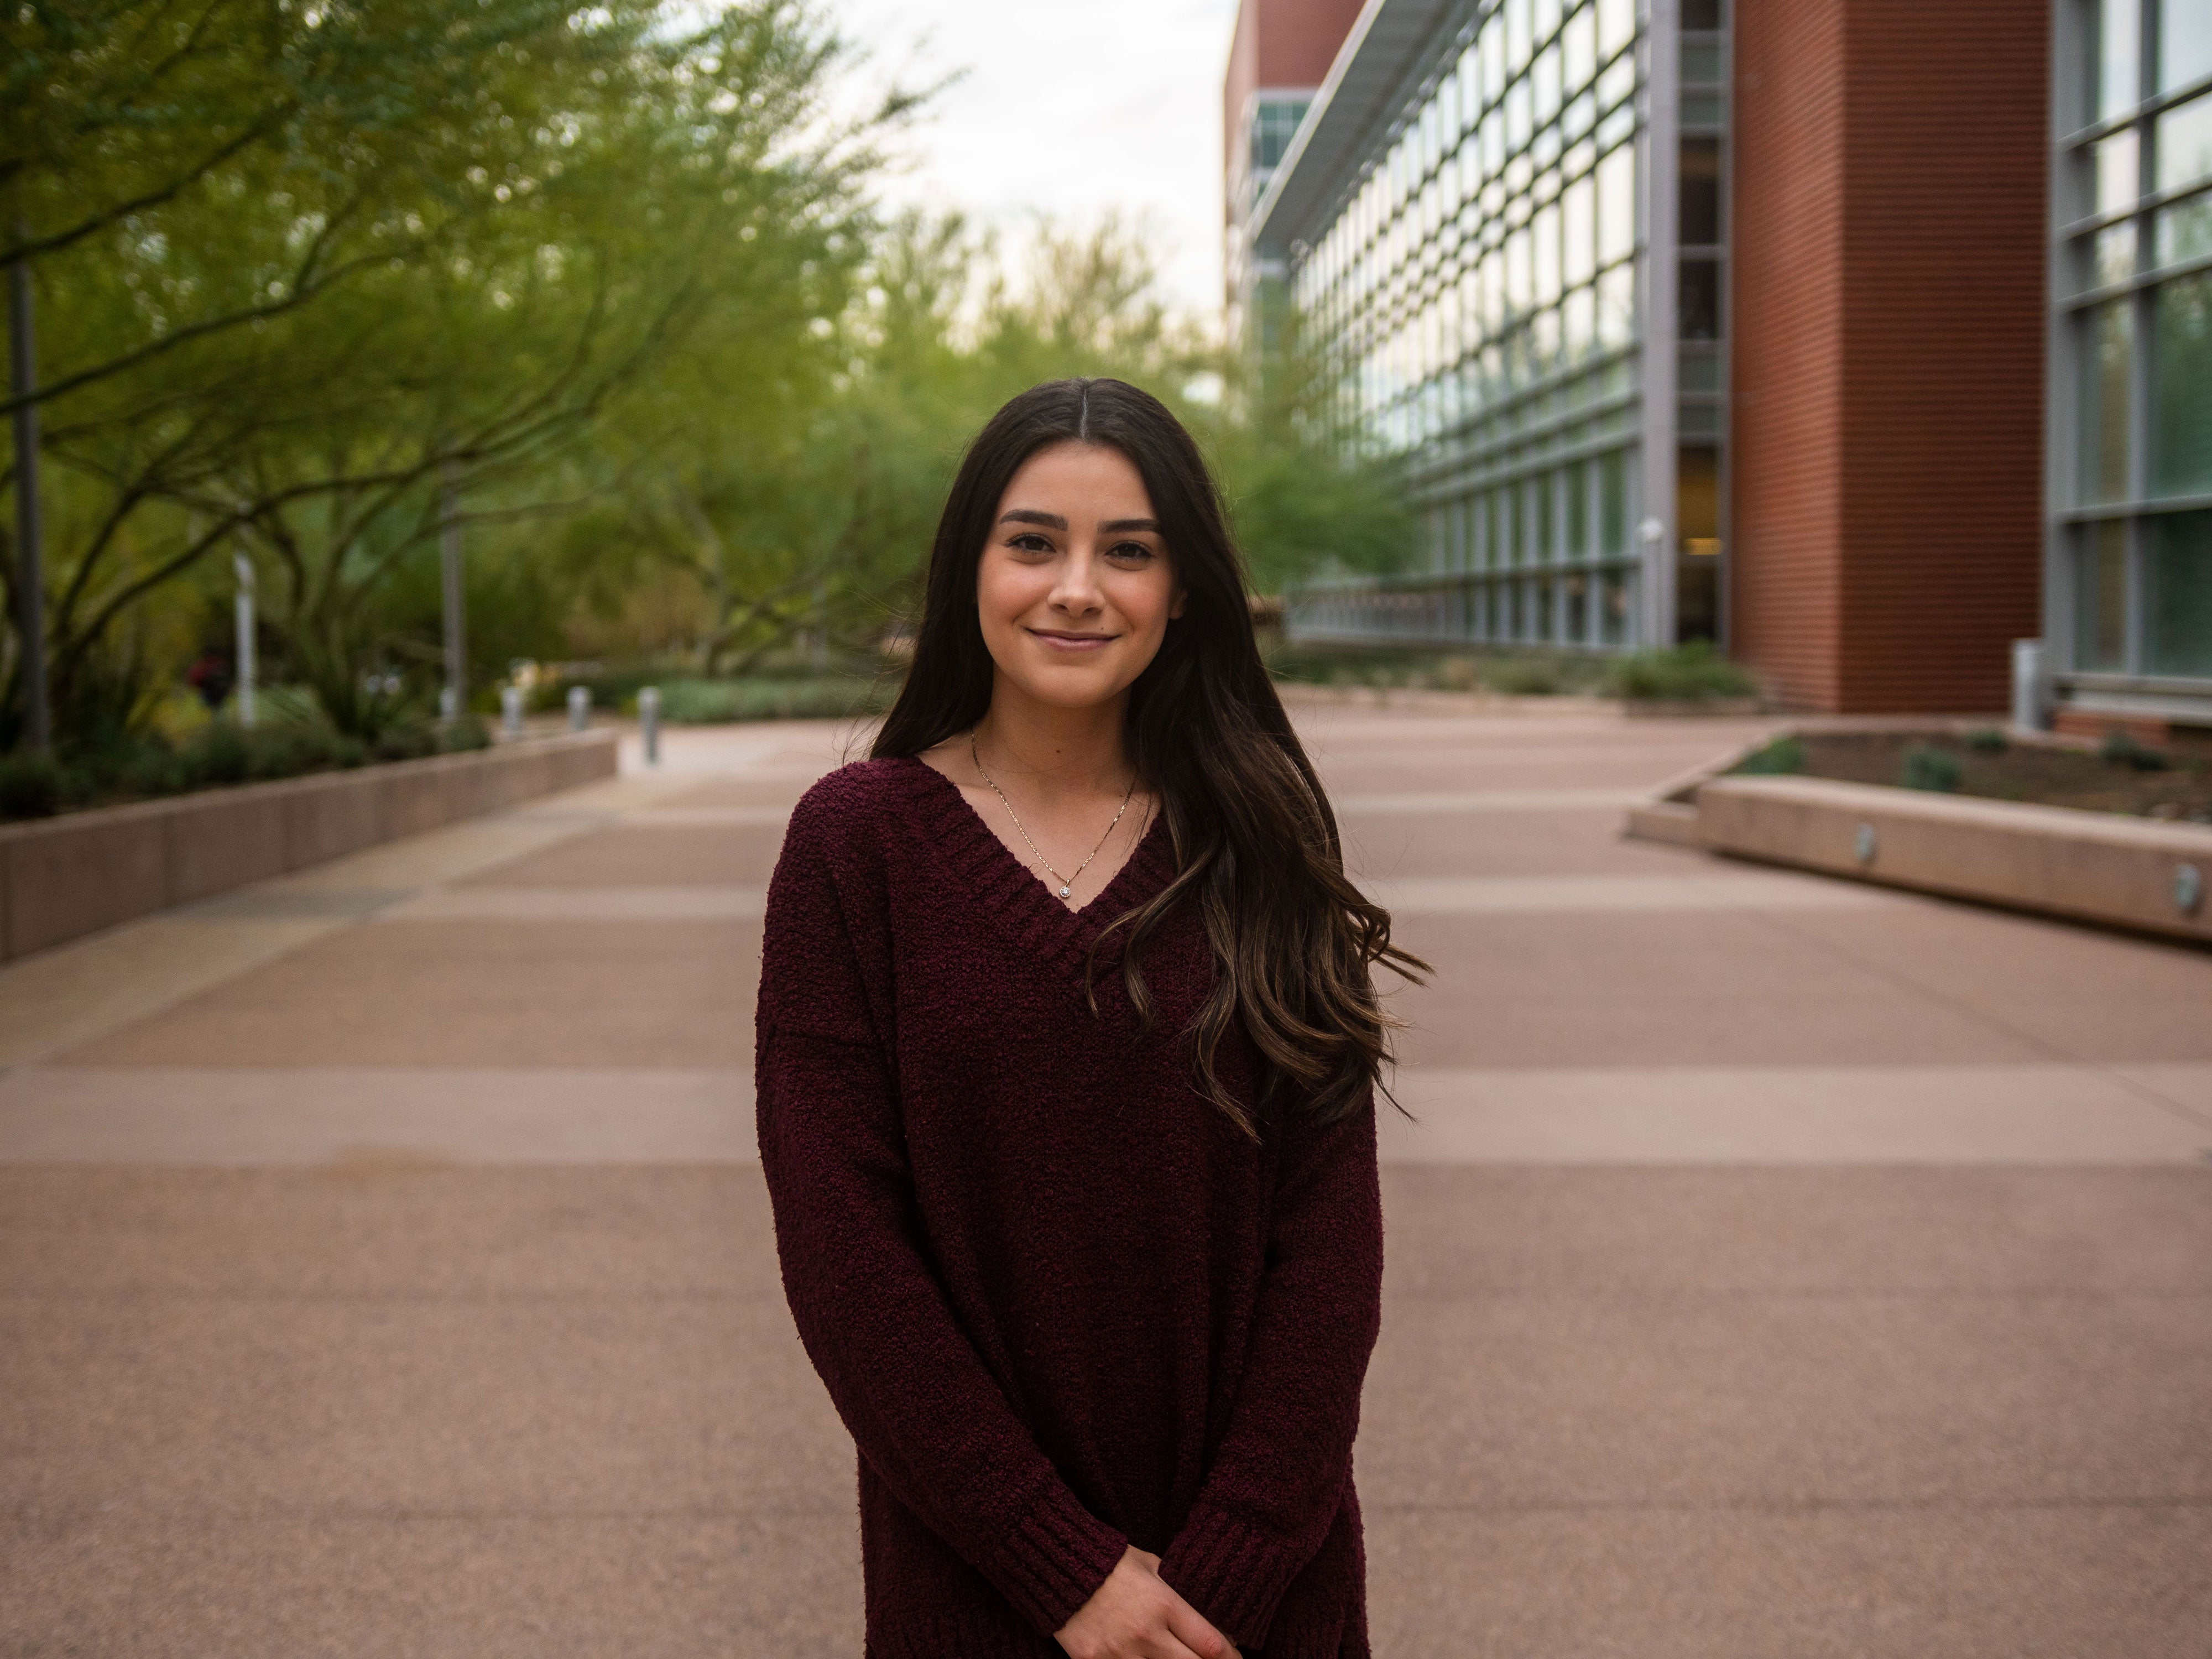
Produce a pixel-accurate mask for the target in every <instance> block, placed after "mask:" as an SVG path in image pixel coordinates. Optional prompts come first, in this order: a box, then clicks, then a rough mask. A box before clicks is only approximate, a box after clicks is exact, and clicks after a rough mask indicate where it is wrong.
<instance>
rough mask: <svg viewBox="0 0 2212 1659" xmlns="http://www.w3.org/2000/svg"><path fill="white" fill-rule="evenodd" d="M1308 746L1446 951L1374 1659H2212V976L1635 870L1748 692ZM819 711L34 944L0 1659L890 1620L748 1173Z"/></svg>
mask: <svg viewBox="0 0 2212 1659" xmlns="http://www.w3.org/2000/svg"><path fill="white" fill-rule="evenodd" d="M1300 722H1301V726H1302V727H1303V728H1304V730H1305V732H1307V733H1308V735H1309V738H1310V742H1311V743H1312V744H1313V745H1314V747H1315V749H1316V753H1317V754H1318V756H1319V757H1321V758H1322V762H1323V764H1324V768H1325V770H1326V772H1327V774H1328V778H1329V781H1330V784H1331V787H1332V789H1333V791H1334V792H1335V794H1336V797H1337V800H1338V805H1339V806H1340V811H1341V814H1342V817H1343V818H1344V821H1345V824H1346V830H1347V833H1348V835H1349V836H1350V837H1351V840H1352V844H1353V847H1354V851H1355V854H1356V862H1357V866H1358V871H1359V872H1360V873H1361V875H1362V877H1363V879H1364V880H1366V881H1367V882H1368V883H1369V884H1370V885H1371V886H1372V888H1373V889H1374V890H1376V892H1377V894H1378V895H1379V896H1382V897H1383V899H1384V901H1385V902H1389V903H1390V904H1392V905H1394V906H1395V907H1396V908H1397V909H1398V912H1399V915H1400V919H1401V921H1400V933H1401V938H1402V939H1404V940H1405V941H1406V942H1407V944H1408V945H1411V946H1412V947H1413V949H1415V950H1417V951H1420V952H1421V953H1423V954H1424V955H1425V956H1427V957H1430V959H1431V961H1433V962H1434V963H1436V964H1437V968H1438V969H1439V970H1440V972H1439V977H1438V980H1437V983H1436V984H1435V985H1433V986H1431V987H1427V988H1422V989H1407V990H1405V991H1401V992H1400V993H1397V994H1395V1006H1397V1007H1398V1008H1399V1010H1400V1011H1401V1012H1402V1013H1403V1014H1405V1015H1406V1016H1407V1018H1409V1019H1411V1020H1413V1022H1414V1030H1413V1031H1412V1032H1411V1033H1410V1034H1409V1035H1408V1036H1407V1039H1406V1041H1405V1042H1404V1044H1403V1060H1404V1062H1405V1063H1404V1067H1403V1069H1402V1071H1401V1074H1400V1088H1399V1093H1400V1096H1401V1098H1402V1099H1403V1101H1404V1102H1405V1103H1406V1105H1407V1107H1408V1108H1409V1109H1412V1110H1413V1113H1414V1114H1415V1115H1416V1116H1417V1117H1418V1119H1419V1122H1418V1124H1411V1123H1407V1122H1404V1121H1392V1122H1391V1123H1390V1125H1389V1128H1388V1131H1387V1141H1386V1156H1387V1157H1388V1158H1389V1168H1388V1169H1387V1170H1386V1171H1385V1192H1386V1199H1387V1202H1388V1206H1389V1307H1388V1310H1387V1314H1386V1318H1385V1326H1384V1335H1383V1344H1382V1346H1381V1349H1380V1351H1379V1352H1378V1354H1377V1357H1376V1364H1375V1368H1374V1370H1373V1373H1372V1379H1371V1382H1370V1388H1369V1394H1368V1406H1367V1413H1366V1419H1365V1428H1364V1433H1363V1437H1362V1440H1361V1443H1360V1449H1359V1467H1360V1478H1361V1488H1362V1492H1363V1494H1364V1500H1365V1504H1366V1507H1367V1510H1368V1515H1369V1551H1370V1574H1371V1583H1372V1599H1373V1618H1374V1626H1375V1638H1376V1651H1377V1653H1378V1654H1381V1655H1383V1656H1386V1659H1414V1656H1420V1659H1429V1656H1434V1659H1486V1656H1524V1655H1525V1656H1557V1659H1588V1656H1600V1655H1620V1656H1634V1659H1678V1656H1679V1659H1733V1656H1753V1655H1756V1656H1773V1659H1814V1656H1837V1659H1843V1656H1852V1659H1861V1656H1942V1659H1966V1656H1981V1655H1987V1656H1991V1659H1996V1656H2003V1659H2023V1656H2051V1659H2057V1656H2068V1659H2081V1656H2113V1659H2160V1656H2169V1655H2171V1656H2177V1659H2179V1656H2188V1659H2202V1656H2203V1655H2204V1654H2205V1653H2207V1652H2208V1651H2212V1567H2208V1563H2212V956H2208V955H2206V954H2204V953H2203V952H2199V951H2192V950H2190V949H2187V948H2185V947H2180V946H2171V945H2159V944H2153V943H2145V942H2142V941H2138V940H2134V939H2121V938H2116V937H2112V936H2107V935H2102V934H2099V933H2093V932H2088V931H2086V930H2081V929H2075V928H2072V927H2065V926H2063V925H2059V924H2055V923H2047V922H2043V921H2030V920H2026V919H2022V918H2019V917H2014V916H2008V915H1999V914H1995V913H1991V912H1986V911H1978V910H1975V909H1972V908H1966V907H1962V906H1956V905H1951V904H1947V903H1942V902H1934V901H1925V900H1921V899H1917V898H1912V897H1907V896H1898V895H1893V894H1887V893H1881V892H1877V891H1875V890H1869V889H1863V888H1860V887H1857V886H1853V885H1850V884H1841V883H1834V882H1829V881H1825V880H1821V879H1819V878H1810V877H1800V876H1796V875H1792V874H1788V873H1784V872H1774V871H1768V870H1758V869H1752V868H1749V867H1746V866H1729V865H1726V864H1723V863H1721V862H1719V861H1717V860H1711V859H1707V858H1705V857H1704V856H1702V855H1699V854H1694V853H1690V852H1686V851H1683V850H1680V849H1676V848H1662V847H1655V846H1648V845H1640V844H1637V843H1632V842H1622V841H1621V840H1620V839H1619V837H1618V836H1617V833H1616V831H1617V827H1618V824H1619V823H1620V809H1621V806H1622V805H1623V804H1624V803H1625V802H1626V801H1627V800H1628V799H1631V798H1632V796H1633V795H1635V794H1636V793H1638V792H1639V791H1641V790H1643V789H1644V788H1647V787H1650V785H1651V784H1653V783H1655V782H1656V781H1659V780H1661V779H1662V778H1665V777H1668V776H1669V775H1673V774H1674V773H1676V772H1678V771H1680V770H1681V769H1684V768H1685V767H1687V766H1689V765H1692V764H1694V763H1698V762H1699V761H1701V760H1703V759H1705V758H1706V757H1709V756H1710V755H1711V754H1713V753H1715V752H1717V751H1719V750H1723V749H1725V748H1728V747H1729V746H1731V745H1733V744H1735V743H1737V742H1739V741H1741V740H1742V739H1743V738H1746V737H1747V736H1748V735H1751V734H1752V732H1753V731H1754V730H1755V727H1754V726H1751V725H1748V724H1745V723H1740V722H1739V723H1721V722H1695V721H1684V722H1676V723H1669V722H1655V721H1641V720H1638V721H1624V720H1616V719H1612V718H1609V717H1606V716H1602V715H1595V714H1566V715H1557V714H1555V715H1534V714H1532V715H1528V716H1522V717H1512V716H1488V717H1481V718H1474V717H1467V716H1460V715H1454V714H1443V713H1427V712H1424V713H1417V714H1400V713H1383V712H1378V711H1372V710H1356V709H1345V708H1340V709H1310V710H1307V711H1304V712H1303V713H1302V714H1301V715H1300ZM852 735H853V734H852V733H850V732H846V731H842V730H841V729H839V728H836V727H833V726H828V725H818V724H817V725H807V724H790V725H782V726H748V727H737V728H730V729H728V730H726V731H718V732H696V733H695V732H684V733H678V734H677V735H676V736H675V738H673V740H672V741H671V744H670V745H669V750H668V755H667V760H666V763H665V765H664V766H663V767H661V768H660V769H658V770H657V771H654V772H652V773H650V774H647V773H646V772H644V771H643V770H642V769H638V768H636V767H635V765H633V766H632V768H631V769H629V771H628V772H627V773H626V774H625V775H624V776H623V777H622V778H621V779H619V780H617V781H613V782H611V783H608V784H605V785H601V786H596V787H592V788H590V789H586V790H580V791H577V792H575V793H572V794H569V795H567V796H563V797H560V798H556V799H553V800H550V801H547V802H544V803H541V804H538V805H534V806H532V807H530V808H527V809H526V810H522V811H514V812H512V813H508V814H506V815H504V816H502V817H498V818H495V819H490V820H485V821H482V822H479V823H474V824H471V825H467V826H464V827H461V828H459V829H451V830H447V831H443V832H441V833H439V834H436V835H434V836H425V837H422V838H420V839H418V840H416V841H414V842H404V843H397V844H394V845H392V846H388V847H385V848H378V849H375V850H374V851H372V852H369V853H367V854H362V855H360V856H357V857H355V858H352V859H349V860H344V861H343V862H341V863H338V864H334V865H331V866H326V867H325V868H323V869H320V870H318V871H316V872H312V873H311V874H309V875H307V876H304V877H300V878H292V879H288V880H285V881H283V882H276V883H270V884H265V885H264V886H261V887H258V888H254V889H251V890H245V891H242V892H240V893H237V894H234V895H232V896H228V897H226V898H224V899H222V900H220V901H217V902H211V903H209V904H206V905H204V906H201V907H198V908H196V909H194V910H191V911H189V912H178V913H172V914H171V915H166V916H161V917H157V918H153V919H149V920H148V921H143V922H140V923H137V924H133V925H131V926H129V927H124V928H120V929H118V930H115V931H113V932H112V933H106V934H104V935H100V936H98V937H95V938H93V939H87V940H84V941H82V942H80V943H79V944H77V945H73V946H69V947H65V948H64V949H62V950H59V951H52V952H50V953H48V954H46V955H45V956H42V957H33V958H31V959H29V960H27V961H25V962H22V963H16V964H14V965H11V966H9V967H7V968H4V969H0V1066H4V1067H5V1069H4V1070H0V1483H3V1484H0V1492H4V1495H5V1503H4V1505H0V1654H5V1655H18V1654H21V1655H26V1656H27V1655H47V1654H54V1655H60V1654H88V1655H89V1654H98V1655H101V1656H138V1655H155V1654H159V1655H210V1656H215V1655H220V1656H261V1655H266V1656H288V1659H289V1656H292V1655H297V1654H306V1653H315V1654H326V1655H338V1656H352V1655H361V1656H370V1655H375V1656H384V1655H392V1654H407V1655H423V1656H454V1659H464V1656H465V1659H481V1656H507V1655H513V1656H518V1659H520V1656H532V1659H535V1656H560V1655H617V1654H619V1655H622V1656H624V1659H657V1656H663V1655H666V1656H678V1655H683V1656H691V1655H707V1654H726V1655H748V1656H750V1655H756V1654H757V1655H763V1656H766V1655H774V1656H792V1659H811V1656H832V1655H836V1656H848V1659H849V1656H853V1655H855V1654H857V1653H858V1651H859V1648H860V1639H859V1636H860V1622H859V1572H858V1563H857V1559H856V1545H855V1541H854V1528H853V1519H852V1498H851V1492H852V1464H851V1458H852V1453H851V1448H850V1445H849V1443H848V1442H847V1441H846V1440H845V1438H844V1437H843V1434H842V1431H841V1430H840V1428H839V1426H838V1424H837V1422H836V1417H835V1416H834V1414H833V1413H831V1412H830V1410H829V1406H828V1403H827V1401H826V1399H825V1398H824V1396H823V1393H822V1390H821V1389H820V1387H819V1385H818V1384H817V1383H816V1382H815V1380H814V1377H813V1376H812V1373H811V1370H809V1369H808V1367H807V1365H806V1363H805V1357H804V1355H803V1354H802V1353H801V1352H799V1347H798V1345H797V1342H796V1340H795V1338H794V1337H793V1334H792V1332H791V1328H790V1326H789V1323H788V1320H787V1316H786V1314H785V1312H784V1310H783V1306H782V1299H781V1288H780V1285H779V1284H778V1281H777V1277H776V1271H775V1258H774V1253H773V1248H772V1244H771V1243H770V1239H769V1226H768V1216H767V1206H766V1203H765V1199H764V1196H763V1192H762V1188H761V1185H760V1181H759V1176H758V1173H757V1170H756V1169H755V1168H754V1167H752V1165H751V1164H750V1162H749V1160H750V1155H751V1146H750V1097H749V1082H750V1026H751V1018H752V1008H753V995H754V987H755V975H756V973H757V948H758V917H759V914H760V902H761V890H762V887H763V884H764V882H765V880H766V878H767V876H768V874H769V870H770V869H771V868H772V866H773V864H774V860H775V850H776V845H777V842H778V838H779V836H780V834H781V818H782V814H783V812H784V811H785V809H786V808H787V806H788V805H789V804H790V802H791V801H792V800H793V799H794V798H795V797H796V795H797V794H798V793H799V791H800V790H801V789H803V788H804V787H805V785H806V783H807V782H808V781H810V780H811V779H812V778H813V777H815V776H817V775H819V774H820V772H822V771H823V769H826V768H827V767H828V766H829V765H831V764H834V763H835V762H836V745H837V744H839V743H840V742H841V741H843V740H845V739H847V738H850V737H852ZM856 752H857V750H856Z"/></svg>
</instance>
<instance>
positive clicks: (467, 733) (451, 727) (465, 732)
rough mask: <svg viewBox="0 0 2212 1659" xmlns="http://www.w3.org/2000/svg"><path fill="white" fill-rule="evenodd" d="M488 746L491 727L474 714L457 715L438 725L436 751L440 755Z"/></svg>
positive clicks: (465, 751) (455, 753)
mask: <svg viewBox="0 0 2212 1659" xmlns="http://www.w3.org/2000/svg"><path fill="white" fill-rule="evenodd" d="M490 747H491V727H489V726H486V725H485V724H484V723H483V721H482V720H478V719H477V717H476V716H475V715H474V714H460V715H457V716H455V717H454V718H453V719H452V720H446V721H442V722H441V724H440V725H439V726H438V752H439V753H440V754H441V755H459V754H465V753H467V752H468V751H469V750H472V749H489V748H490Z"/></svg>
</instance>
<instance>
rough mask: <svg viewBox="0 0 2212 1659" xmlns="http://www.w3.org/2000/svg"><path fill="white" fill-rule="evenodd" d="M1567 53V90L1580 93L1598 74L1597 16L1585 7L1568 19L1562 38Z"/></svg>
mask: <svg viewBox="0 0 2212 1659" xmlns="http://www.w3.org/2000/svg"><path fill="white" fill-rule="evenodd" d="M1562 45H1563V46H1564V49H1565V54H1566V57H1565V65H1566V77H1567V90H1568V92H1569V93H1577V92H1580V91H1581V90H1582V89H1583V88H1584V87H1586V86H1588V85H1589V78H1590V76H1593V75H1595V74H1596V73H1597V14H1596V13H1595V12H1594V11H1592V10H1591V9H1589V7H1587V6H1585V7H1583V9H1582V10H1580V11H1578V12H1577V13H1576V14H1575V15H1573V16H1572V17H1570V18H1569V19H1567V32H1566V33H1565V36H1564V37H1563V38H1562Z"/></svg>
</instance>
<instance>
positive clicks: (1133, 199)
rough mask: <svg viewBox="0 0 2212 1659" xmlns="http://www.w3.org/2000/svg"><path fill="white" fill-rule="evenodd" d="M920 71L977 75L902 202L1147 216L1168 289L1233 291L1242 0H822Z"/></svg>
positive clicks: (946, 108) (862, 36)
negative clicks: (1225, 143)
mask: <svg viewBox="0 0 2212 1659" xmlns="http://www.w3.org/2000/svg"><path fill="white" fill-rule="evenodd" d="M826 3H827V6H828V9H829V11H830V13H831V15H834V16H836V17H837V18H839V19H840V20H841V21H842V24H843V26H844V27H845V29H846V31H847V33H850V34H852V35H853V36H854V37H856V38H857V39H859V40H862V41H864V42H866V43H867V44H868V46H870V48H871V50H872V52H873V54H874V57H875V60H876V70H877V72H878V73H879V74H880V73H896V74H897V75H898V76H900V78H902V79H904V80H907V81H909V82H919V81H928V80H934V79H936V78H938V77H939V76H943V75H944V74H945V73H946V72H948V71H950V70H966V71H967V74H966V75H965V76H963V78H962V79H961V80H960V81H959V82H957V83H956V84H955V85H953V86H951V88H947V89H946V90H945V92H944V93H942V94H939V97H938V100H937V101H936V104H935V106H934V113H933V115H931V116H930V117H929V118H927V119H926V120H925V121H923V122H922V124H921V125H920V126H919V127H918V128H917V129H916V130H915V134H914V137H913V138H912V140H911V142H910V143H909V144H908V150H909V151H910V154H911V155H912V157H913V160H914V163H915V165H914V167H913V168H912V169H911V170H910V171H909V172H908V173H907V174H906V175H905V176H903V177H902V178H900V179H896V180H895V181H894V182H893V184H892V185H891V186H890V191H889V194H890V197H892V199H893V200H895V201H906V202H917V203H920V204H925V205H927V206H929V207H932V208H935V209H944V208H951V207H959V208H964V209H966V210H969V212H970V213H972V214H974V215H975V216H977V217H979V218H982V219H986V220H987V221H989V222H992V223H994V224H998V225H1000V226H1003V227H1005V228H1007V229H1008V230H1010V231H1013V232H1017V233H1018V229H1019V228H1020V227H1021V226H1022V225H1023V224H1024V222H1026V220H1027V217H1028V216H1029V215H1030V214H1031V213H1033V212H1035V211H1036V210H1044V211H1047V212H1049V213H1051V214H1053V215H1054V216H1056V217H1060V218H1063V219H1069V220H1073V221H1078V222H1091V221H1093V220H1095V219H1096V218H1097V216H1099V214H1101V213H1102V212H1103V211H1104V210H1107V209H1109V208H1116V207H1118V208H1121V209H1123V210H1133V211H1138V212H1143V213H1146V214H1148V215H1149V216H1150V218H1151V222H1152V223H1153V224H1154V225H1156V226H1157V227H1158V232H1159V234H1160V236H1161V239H1162V248H1163V252H1164V255H1165V256H1166V257H1165V258H1164V259H1163V262H1162V263H1163V265H1164V270H1165V273H1166V278H1167V286H1168V289H1169V292H1170V297H1171V298H1172V299H1173V300H1174V301H1176V303H1177V304H1178V305H1180V306H1182V307H1188V308H1190V309H1192V310H1200V309H1204V310H1208V311H1211V310H1216V309H1218V307H1219V305H1220V302H1221V188H1222V184H1221V77H1222V74H1223V71H1224V70H1225V69H1226V67H1227V65H1228V61H1229V34H1230V29H1231V26H1232V25H1233V23H1234V22H1235V21H1236V15H1237V4H1236V0H1107V3H1103V4H1102V3H1098V0H1085V3H1076V0H826Z"/></svg>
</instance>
